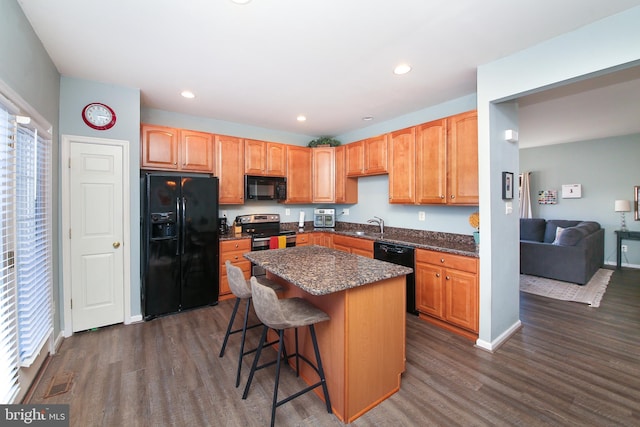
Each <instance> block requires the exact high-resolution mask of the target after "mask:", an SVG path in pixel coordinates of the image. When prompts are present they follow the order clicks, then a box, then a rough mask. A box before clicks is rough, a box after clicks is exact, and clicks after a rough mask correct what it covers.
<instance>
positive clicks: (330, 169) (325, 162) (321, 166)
mask: <svg viewBox="0 0 640 427" xmlns="http://www.w3.org/2000/svg"><path fill="white" fill-rule="evenodd" d="M311 153H312V156H313V180H312V182H313V202H314V203H335V201H336V182H335V179H336V168H335V165H336V157H335V154H336V153H335V149H334V148H333V147H316V148H313V149H312V150H311Z"/></svg>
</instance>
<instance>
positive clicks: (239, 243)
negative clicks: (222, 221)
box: [220, 239, 251, 255]
mask: <svg viewBox="0 0 640 427" xmlns="http://www.w3.org/2000/svg"><path fill="white" fill-rule="evenodd" d="M250 250H251V239H237V240H224V241H222V242H220V254H221V255H222V254H223V253H225V252H231V251H243V253H244V252H249V251H250Z"/></svg>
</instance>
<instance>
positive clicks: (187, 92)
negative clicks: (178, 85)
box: [180, 90, 196, 99]
mask: <svg viewBox="0 0 640 427" xmlns="http://www.w3.org/2000/svg"><path fill="white" fill-rule="evenodd" d="M180 95H182V96H183V97H185V98H189V99H193V98H195V97H196V96H195V95H194V94H193V92H191V91H190V90H183V91H182V93H181V94H180Z"/></svg>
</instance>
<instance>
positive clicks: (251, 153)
mask: <svg viewBox="0 0 640 427" xmlns="http://www.w3.org/2000/svg"><path fill="white" fill-rule="evenodd" d="M286 147H287V146H286V145H285V144H280V143H277V142H266V141H256V140H253V139H247V140H245V143H244V150H245V153H244V161H245V166H244V173H246V174H247V175H263V176H286V174H287V172H286V170H287V150H286Z"/></svg>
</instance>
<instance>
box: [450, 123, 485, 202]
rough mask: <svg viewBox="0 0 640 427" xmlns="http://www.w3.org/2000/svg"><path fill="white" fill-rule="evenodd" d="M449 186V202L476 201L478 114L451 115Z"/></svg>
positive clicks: (477, 197) (477, 192) (477, 188)
mask: <svg viewBox="0 0 640 427" xmlns="http://www.w3.org/2000/svg"><path fill="white" fill-rule="evenodd" d="M447 120H448V132H449V134H448V138H447V171H448V172H447V177H448V180H447V188H448V191H449V200H448V203H449V204H454V205H477V204H478V203H479V196H480V195H479V185H478V114H477V112H476V111H470V112H467V113H462V114H458V115H455V116H452V117H449V118H448V119H447Z"/></svg>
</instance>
